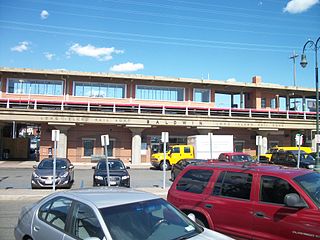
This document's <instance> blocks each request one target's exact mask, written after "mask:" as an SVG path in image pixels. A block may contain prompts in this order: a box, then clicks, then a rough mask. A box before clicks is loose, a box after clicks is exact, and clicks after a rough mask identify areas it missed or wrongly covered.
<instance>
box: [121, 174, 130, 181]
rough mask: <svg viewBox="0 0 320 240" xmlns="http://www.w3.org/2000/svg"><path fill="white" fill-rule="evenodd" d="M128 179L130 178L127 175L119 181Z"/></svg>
mask: <svg viewBox="0 0 320 240" xmlns="http://www.w3.org/2000/svg"><path fill="white" fill-rule="evenodd" d="M128 178H130V176H128V175H127V176H122V177H121V179H122V180H126V179H128Z"/></svg>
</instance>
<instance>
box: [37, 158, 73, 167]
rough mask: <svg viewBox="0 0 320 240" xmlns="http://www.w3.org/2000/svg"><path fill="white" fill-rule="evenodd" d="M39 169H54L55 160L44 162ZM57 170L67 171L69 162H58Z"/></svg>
mask: <svg viewBox="0 0 320 240" xmlns="http://www.w3.org/2000/svg"><path fill="white" fill-rule="evenodd" d="M38 168H39V169H53V160H43V161H41V162H40V163H39V166H38ZM56 169H67V162H66V161H64V160H61V159H60V160H59V159H57V160H56Z"/></svg>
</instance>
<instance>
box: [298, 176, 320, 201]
mask: <svg viewBox="0 0 320 240" xmlns="http://www.w3.org/2000/svg"><path fill="white" fill-rule="evenodd" d="M294 181H295V182H297V183H298V184H299V185H300V186H301V187H302V188H303V189H304V190H305V192H306V193H307V194H308V195H309V196H310V198H311V199H312V200H313V202H314V203H315V204H316V205H317V206H318V207H320V173H317V172H311V173H308V174H305V175H302V176H299V177H295V178H294Z"/></svg>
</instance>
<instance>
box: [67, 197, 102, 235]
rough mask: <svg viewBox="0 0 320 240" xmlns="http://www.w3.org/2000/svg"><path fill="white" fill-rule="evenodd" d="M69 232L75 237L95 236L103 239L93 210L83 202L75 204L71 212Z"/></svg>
mask: <svg viewBox="0 0 320 240" xmlns="http://www.w3.org/2000/svg"><path fill="white" fill-rule="evenodd" d="M71 234H72V236H75V237H77V239H87V238H90V237H96V238H98V239H100V240H102V239H103V237H104V233H103V231H102V229H101V226H100V223H99V220H98V219H97V217H96V215H95V214H94V212H93V210H92V209H91V208H90V207H88V206H87V205H85V204H83V203H77V204H76V205H75V208H74V211H73V214H72V223H71Z"/></svg>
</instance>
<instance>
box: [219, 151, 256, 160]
mask: <svg viewBox="0 0 320 240" xmlns="http://www.w3.org/2000/svg"><path fill="white" fill-rule="evenodd" d="M218 160H219V161H225V162H254V160H253V157H252V156H251V155H249V154H247V153H243V152H227V153H220V155H219V157H218Z"/></svg>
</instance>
